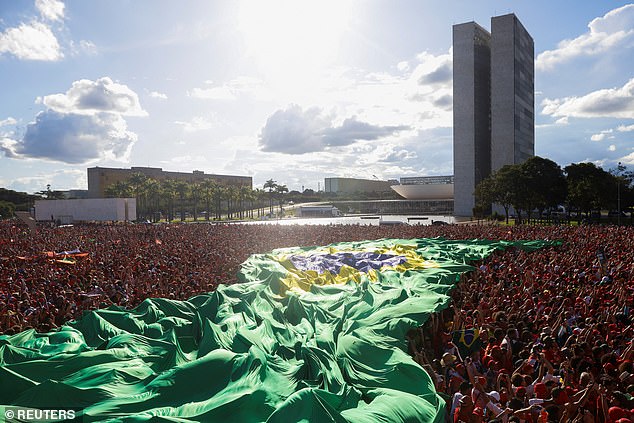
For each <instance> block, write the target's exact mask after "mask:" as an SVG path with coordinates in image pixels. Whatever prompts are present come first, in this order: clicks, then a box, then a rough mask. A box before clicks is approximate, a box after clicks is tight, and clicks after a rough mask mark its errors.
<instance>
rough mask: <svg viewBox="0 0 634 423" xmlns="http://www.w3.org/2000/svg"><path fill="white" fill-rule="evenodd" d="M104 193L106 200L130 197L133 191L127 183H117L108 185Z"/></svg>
mask: <svg viewBox="0 0 634 423" xmlns="http://www.w3.org/2000/svg"><path fill="white" fill-rule="evenodd" d="M104 193H105V194H106V197H108V198H121V197H132V195H133V189H132V187H131V186H130V184H129V183H128V181H117V182H115V183H113V184H110V185H108V186H107V187H106V189H105V190H104Z"/></svg>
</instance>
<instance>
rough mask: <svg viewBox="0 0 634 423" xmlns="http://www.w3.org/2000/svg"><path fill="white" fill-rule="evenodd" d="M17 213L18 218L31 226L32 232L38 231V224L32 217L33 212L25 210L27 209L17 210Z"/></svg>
mask: <svg viewBox="0 0 634 423" xmlns="http://www.w3.org/2000/svg"><path fill="white" fill-rule="evenodd" d="M15 215H16V216H17V217H18V219H20V220H21V221H22V222H24V223H26V226H28V227H29V229H30V230H31V232H35V231H37V225H36V224H35V223H36V222H35V219H33V218H32V217H31V214H30V213H29V212H25V211H17V212H15Z"/></svg>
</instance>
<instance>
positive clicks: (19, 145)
mask: <svg viewBox="0 0 634 423" xmlns="http://www.w3.org/2000/svg"><path fill="white" fill-rule="evenodd" d="M136 140H137V135H136V134H134V133H133V132H130V131H128V130H127V124H126V122H125V120H124V119H123V118H122V117H121V116H119V115H117V114H113V113H100V114H94V115H80V114H74V113H58V112H55V111H53V110H47V111H44V112H41V113H39V114H38V115H37V117H36V119H35V122H31V123H29V124H28V125H27V127H26V133H25V134H24V138H23V139H22V140H20V141H16V140H6V139H5V140H3V141H0V150H2V151H4V153H5V155H6V156H7V157H10V158H16V159H23V158H38V159H48V160H53V161H59V162H64V163H73V164H80V163H87V162H90V161H92V160H96V159H103V158H110V159H116V160H123V161H126V160H127V158H128V156H129V153H130V148H131V147H132V145H133V144H134V142H136Z"/></svg>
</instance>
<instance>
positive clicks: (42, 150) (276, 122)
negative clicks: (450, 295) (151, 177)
mask: <svg viewBox="0 0 634 423" xmlns="http://www.w3.org/2000/svg"><path fill="white" fill-rule="evenodd" d="M508 13H515V15H516V16H517V17H518V18H519V19H520V21H521V22H522V24H523V25H524V27H525V28H526V29H527V30H528V32H529V33H530V34H531V35H532V37H533V40H534V43H535V124H536V128H535V154H536V155H539V156H541V157H546V158H549V159H551V160H553V161H555V162H556V163H558V164H559V165H561V166H562V167H564V166H566V165H568V164H570V163H579V162H593V163H595V164H597V165H598V166H601V167H603V168H604V169H606V170H608V169H613V168H615V167H616V165H617V163H619V162H621V163H622V164H625V165H627V166H628V167H629V168H630V169H632V168H634V3H628V2H624V1H611V0H601V1H596V0H531V1H520V0H512V1H508V0H505V1H502V0H479V1H477V2H476V1H473V0H459V1H453V0H451V1H431V0H319V1H303V0H253V1H248V0H189V1H186V2H176V1H168V0H67V1H61V0H34V1H33V0H19V1H15V0H0V187H4V188H9V189H13V190H17V191H26V192H29V193H33V192H37V191H42V190H45V189H46V186H47V185H49V184H50V188H51V189H52V190H65V189H86V188H87V176H86V169H87V168H88V167H93V166H102V167H115V168H130V167H132V166H149V167H160V168H162V169H163V170H168V171H180V172H192V171H193V170H200V171H204V172H205V173H210V174H224V175H246V176H252V177H253V184H254V188H257V187H262V185H263V184H264V182H265V181H267V180H269V179H273V180H275V181H277V182H278V183H280V184H286V185H287V187H288V188H289V189H290V190H300V191H301V190H302V189H308V188H310V189H313V190H317V189H319V188H321V189H323V184H324V182H323V181H324V178H329V177H356V178H367V179H375V178H376V179H398V178H400V177H406V176H426V175H450V174H452V173H453V152H452V150H453V148H452V142H453V141H452V130H453V129H452V126H453V122H452V120H453V116H452V25H454V24H459V23H463V22H471V21H475V22H477V23H479V24H480V25H481V26H482V27H484V28H486V29H490V25H491V24H490V19H491V17H492V16H499V15H504V14H508Z"/></svg>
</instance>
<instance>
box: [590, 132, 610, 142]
mask: <svg viewBox="0 0 634 423" xmlns="http://www.w3.org/2000/svg"><path fill="white" fill-rule="evenodd" d="M612 132H613V131H612V129H606V130H604V131H601V132H599V133H598V134H593V135H592V136H591V137H590V140H591V141H603V140H604V139H606V138H614V136H610V134H611V133H612Z"/></svg>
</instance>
